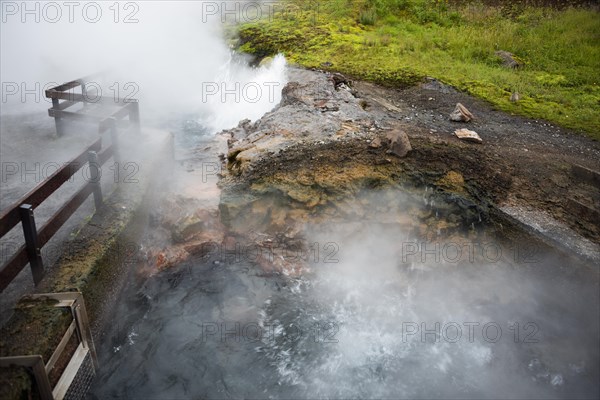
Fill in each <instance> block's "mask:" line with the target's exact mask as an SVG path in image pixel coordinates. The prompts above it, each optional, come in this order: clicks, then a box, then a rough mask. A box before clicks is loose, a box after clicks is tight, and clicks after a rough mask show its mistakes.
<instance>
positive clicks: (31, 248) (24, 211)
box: [0, 79, 139, 292]
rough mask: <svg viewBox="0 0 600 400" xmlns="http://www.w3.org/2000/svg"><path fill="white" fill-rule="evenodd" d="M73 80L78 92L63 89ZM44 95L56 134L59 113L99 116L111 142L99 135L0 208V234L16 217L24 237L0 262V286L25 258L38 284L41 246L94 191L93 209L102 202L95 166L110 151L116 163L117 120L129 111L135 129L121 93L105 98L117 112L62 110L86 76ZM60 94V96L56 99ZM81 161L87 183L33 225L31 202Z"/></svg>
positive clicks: (132, 108)
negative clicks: (94, 113)
mask: <svg viewBox="0 0 600 400" xmlns="http://www.w3.org/2000/svg"><path fill="white" fill-rule="evenodd" d="M77 86H81V88H82V94H75V93H66V91H67V90H69V89H72V88H74V87H77ZM46 96H47V97H50V98H51V99H52V103H53V107H52V108H50V109H49V110H48V112H49V115H50V116H51V117H54V118H55V119H56V124H57V125H56V128H57V133H58V134H59V135H60V132H61V131H60V130H59V129H63V128H64V125H63V123H64V121H63V120H62V119H63V118H68V119H83V120H86V121H90V122H98V126H99V130H98V131H99V133H100V134H103V133H104V132H106V131H109V133H110V136H111V144H110V146H108V147H106V148H105V149H102V137H100V138H99V139H98V140H96V141H95V142H94V143H93V144H92V145H90V146H89V147H88V148H86V149H85V150H84V151H83V152H82V153H81V154H79V155H78V156H77V157H75V158H73V159H72V160H71V161H69V162H68V163H66V164H65V165H63V167H62V168H60V169H59V170H57V171H56V172H54V173H53V174H52V175H51V176H49V177H48V178H47V179H45V180H44V181H43V182H41V183H40V184H38V185H37V186H36V187H35V188H33V189H31V190H30V191H29V192H28V193H27V194H25V195H24V196H23V197H21V198H20V199H19V200H18V201H16V202H15V203H13V204H12V205H11V206H10V207H8V208H7V209H5V210H3V211H2V212H1V213H0V238H2V237H4V235H6V234H7V233H8V232H9V231H10V230H11V229H13V228H14V227H15V226H16V225H17V224H18V223H21V224H22V226H23V234H24V237H25V244H24V245H22V246H21V247H20V248H18V249H17V251H16V252H15V253H14V254H13V255H12V256H11V257H10V259H9V260H8V261H7V262H6V263H5V264H4V265H2V266H1V267H0V292H2V291H3V290H4V289H5V288H6V287H7V286H8V285H9V284H10V283H11V282H12V281H13V280H14V279H15V277H16V276H17V275H18V274H19V273H20V272H21V271H22V270H23V268H24V267H25V265H27V264H28V263H29V265H30V266H31V272H32V274H33V281H34V283H35V284H36V285H37V284H38V283H39V282H40V281H41V280H42V278H43V277H44V263H43V260H42V256H41V249H42V247H43V246H44V245H45V244H46V243H48V241H49V240H50V239H51V238H52V236H54V234H55V233H56V232H57V231H58V229H59V228H60V227H61V226H63V225H64V223H65V222H66V221H67V220H68V219H69V217H70V216H71V215H72V214H73V213H74V212H75V211H76V210H77V209H78V208H79V207H80V206H81V204H83V202H84V201H85V200H86V199H87V198H88V196H89V195H90V194H93V195H94V203H95V206H96V210H99V209H100V208H101V207H102V204H103V201H102V191H101V189H100V176H101V174H100V168H101V167H102V165H104V163H106V161H108V160H109V159H110V158H111V157H113V158H114V161H115V162H116V163H119V165H120V157H119V152H118V147H117V143H118V137H117V136H118V135H117V120H118V119H120V118H123V117H125V116H129V120H130V123H131V125H132V126H133V127H134V129H135V131H139V110H138V103H137V100H135V101H131V102H125V101H123V100H122V99H109V100H110V101H115V102H116V103H117V104H119V105H120V107H119V108H118V110H117V111H116V112H112V113H111V114H109V115H108V116H105V117H102V118H101V117H98V116H90V115H84V114H80V113H79V112H69V111H64V110H65V109H66V108H68V107H70V106H71V105H73V104H75V103H77V102H84V103H85V102H87V96H86V92H85V79H78V80H76V81H72V82H68V83H65V84H62V85H60V86H57V87H55V88H52V89H49V90H47V91H46ZM61 99H62V100H65V101H63V102H59V100H61ZM86 164H87V165H88V166H89V170H90V174H89V175H90V176H89V179H86V183H85V184H84V185H83V186H82V187H81V188H80V189H79V190H78V191H77V192H76V193H75V194H74V195H73V196H71V198H70V199H68V200H67V201H66V203H64V204H63V206H62V207H60V208H59V209H58V210H57V211H56V212H55V213H54V215H52V216H51V217H50V219H49V220H48V221H47V222H46V223H45V224H44V225H43V226H42V227H41V228H40V229H37V227H36V223H35V217H34V210H35V208H36V207H38V206H39V205H40V204H41V203H42V202H43V201H44V200H46V199H47V198H48V197H49V196H50V195H51V194H52V193H54V192H55V191H56V190H57V189H58V188H59V187H61V186H62V185H63V184H64V183H65V182H66V181H67V180H69V179H70V178H71V177H72V176H73V175H74V174H75V173H76V172H77V171H79V170H80V169H81V168H82V167H83V166H85V165H86Z"/></svg>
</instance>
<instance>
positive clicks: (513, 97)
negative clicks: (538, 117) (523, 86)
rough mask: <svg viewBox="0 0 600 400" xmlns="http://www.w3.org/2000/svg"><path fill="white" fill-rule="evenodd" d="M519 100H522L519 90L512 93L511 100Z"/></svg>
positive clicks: (514, 101)
mask: <svg viewBox="0 0 600 400" xmlns="http://www.w3.org/2000/svg"><path fill="white" fill-rule="evenodd" d="M519 100H521V96H519V92H514V93H513V94H511V95H510V101H511V102H513V103H516V102H517V101H519Z"/></svg>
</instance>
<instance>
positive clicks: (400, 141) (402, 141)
mask: <svg viewBox="0 0 600 400" xmlns="http://www.w3.org/2000/svg"><path fill="white" fill-rule="evenodd" d="M386 138H387V140H388V144H389V150H388V152H389V153H392V154H394V155H396V156H398V157H401V158H402V157H406V155H407V154H408V152H409V151H411V150H412V147H411V145H410V140H408V135H407V134H406V132H404V131H403V130H400V129H395V130H393V131H391V132H389V133H388V134H387V136H386Z"/></svg>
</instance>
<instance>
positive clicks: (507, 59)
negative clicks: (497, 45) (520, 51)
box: [495, 50, 521, 68]
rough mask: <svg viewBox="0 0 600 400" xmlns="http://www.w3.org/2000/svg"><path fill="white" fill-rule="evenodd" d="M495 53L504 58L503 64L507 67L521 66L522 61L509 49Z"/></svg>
mask: <svg viewBox="0 0 600 400" xmlns="http://www.w3.org/2000/svg"><path fill="white" fill-rule="evenodd" d="M495 54H496V55H497V56H498V57H500V58H501V59H502V65H503V66H505V67H506V68H519V67H520V66H521V62H519V61H518V60H517V58H516V57H515V55H514V54H512V53H510V52H508V51H504V50H498V51H497V52H496V53H495Z"/></svg>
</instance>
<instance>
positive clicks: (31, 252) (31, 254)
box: [19, 204, 44, 286]
mask: <svg viewBox="0 0 600 400" xmlns="http://www.w3.org/2000/svg"><path fill="white" fill-rule="evenodd" d="M19 213H20V214H21V224H22V225H23V234H24V235H25V248H26V249H27V257H28V258H29V265H30V266H31V273H32V275H33V282H34V283H35V284H36V286H37V284H38V283H40V281H41V280H42V278H43V277H44V263H43V261H42V254H41V249H40V244H39V240H38V235H37V228H36V227H35V218H34V217H33V206H31V205H30V204H22V205H21V206H20V207H19Z"/></svg>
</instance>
